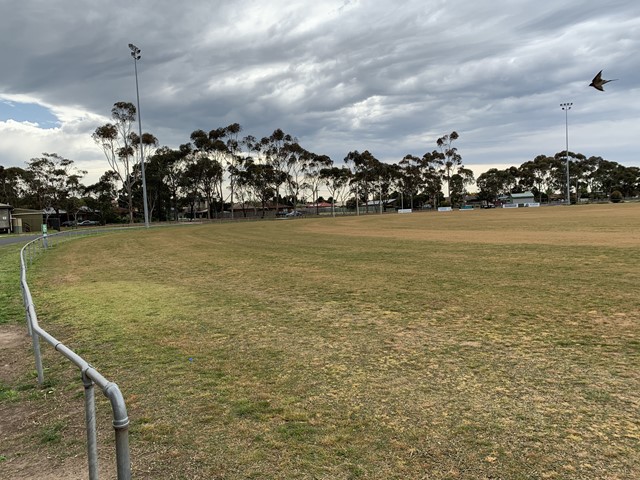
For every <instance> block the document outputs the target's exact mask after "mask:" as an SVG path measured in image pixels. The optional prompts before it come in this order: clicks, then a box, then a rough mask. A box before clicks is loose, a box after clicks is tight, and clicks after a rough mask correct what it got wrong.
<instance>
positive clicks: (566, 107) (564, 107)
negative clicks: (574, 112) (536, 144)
mask: <svg viewBox="0 0 640 480" xmlns="http://www.w3.org/2000/svg"><path fill="white" fill-rule="evenodd" d="M572 105H573V103H561V104H560V108H562V110H564V131H565V141H566V150H565V152H564V153H565V155H566V160H567V205H571V189H570V186H571V184H570V183H569V110H571V106H572Z"/></svg>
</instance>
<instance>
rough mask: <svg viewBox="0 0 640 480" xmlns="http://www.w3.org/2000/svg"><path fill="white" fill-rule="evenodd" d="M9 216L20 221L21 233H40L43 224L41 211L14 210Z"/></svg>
mask: <svg viewBox="0 0 640 480" xmlns="http://www.w3.org/2000/svg"><path fill="white" fill-rule="evenodd" d="M11 216H12V217H13V218H19V219H21V220H22V231H23V232H25V233H28V232H40V231H41V230H42V224H43V223H44V215H43V214H42V210H31V209H29V208H14V209H13V213H12V214H11Z"/></svg>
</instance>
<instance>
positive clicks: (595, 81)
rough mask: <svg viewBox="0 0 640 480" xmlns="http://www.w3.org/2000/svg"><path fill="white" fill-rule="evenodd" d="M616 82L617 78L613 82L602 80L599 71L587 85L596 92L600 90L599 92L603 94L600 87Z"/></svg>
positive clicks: (602, 89)
mask: <svg viewBox="0 0 640 480" xmlns="http://www.w3.org/2000/svg"><path fill="white" fill-rule="evenodd" d="M616 80H618V79H617V78H614V79H613V80H604V79H603V78H602V70H600V71H599V72H598V74H597V75H596V76H595V77H593V80H591V83H590V84H589V86H590V87H593V88H596V89H598V90H600V91H601V92H604V88H602V86H603V85H604V84H605V83H609V82H615V81H616Z"/></svg>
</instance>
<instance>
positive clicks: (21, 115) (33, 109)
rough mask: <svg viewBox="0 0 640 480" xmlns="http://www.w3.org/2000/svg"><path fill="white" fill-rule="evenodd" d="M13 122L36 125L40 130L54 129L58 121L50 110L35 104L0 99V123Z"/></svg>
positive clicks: (57, 125) (58, 123) (58, 124)
mask: <svg viewBox="0 0 640 480" xmlns="http://www.w3.org/2000/svg"><path fill="white" fill-rule="evenodd" d="M7 120H14V121H16V122H21V123H22V122H29V123H34V124H37V125H38V127H40V128H56V127H59V126H60V120H59V119H58V117H56V116H55V115H54V114H53V113H52V112H51V110H49V109H48V108H47V107H43V106H42V105H39V104H37V103H21V102H13V101H9V100H2V99H0V121H1V122H6V121H7Z"/></svg>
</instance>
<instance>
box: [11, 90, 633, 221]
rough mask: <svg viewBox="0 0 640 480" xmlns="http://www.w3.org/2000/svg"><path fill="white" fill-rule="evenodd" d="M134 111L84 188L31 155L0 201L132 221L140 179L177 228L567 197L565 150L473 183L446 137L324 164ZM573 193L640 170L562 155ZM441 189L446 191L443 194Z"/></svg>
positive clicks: (608, 185) (287, 144) (120, 106)
mask: <svg viewBox="0 0 640 480" xmlns="http://www.w3.org/2000/svg"><path fill="white" fill-rule="evenodd" d="M135 119H136V108H135V106H134V105H133V104H131V103H127V102H117V103H115V104H114V105H113V108H112V109H111V121H110V122H109V123H107V124H105V125H102V126H100V127H98V128H96V130H95V131H94V132H93V134H92V138H93V140H94V142H95V143H96V145H97V146H99V147H100V148H101V149H102V151H103V152H104V155H105V158H106V160H107V163H108V165H109V169H108V170H107V171H106V172H105V173H104V174H103V175H102V176H101V177H100V179H99V181H98V182H97V183H95V184H92V185H83V184H82V183H81V179H82V178H83V176H84V175H85V174H86V172H84V171H81V170H79V169H77V168H76V167H75V166H74V162H73V161H72V160H69V159H66V158H64V157H62V156H60V155H58V154H56V153H44V154H43V156H42V157H39V158H32V159H31V160H30V161H29V162H27V168H25V169H22V168H19V167H8V168H4V167H2V166H0V202H2V203H8V204H10V205H12V206H14V207H26V208H36V209H44V210H47V211H51V212H56V213H57V214H59V212H60V211H61V210H65V211H66V212H68V214H71V215H74V214H77V213H78V212H79V211H80V210H81V209H83V208H85V209H89V210H91V211H93V212H95V213H96V215H99V217H100V219H101V220H102V221H103V223H111V222H117V221H129V222H133V221H134V220H135V218H136V215H139V212H140V211H142V202H143V200H142V199H143V195H142V171H141V165H140V155H141V154H142V157H143V158H144V165H145V169H144V170H145V180H146V181H145V183H146V187H147V202H148V205H147V207H148V211H149V216H150V218H151V219H153V220H160V221H166V220H176V219H177V218H178V216H179V214H180V213H181V212H185V211H186V213H187V215H188V216H190V217H194V216H195V215H196V212H197V210H203V208H204V210H206V211H205V212H204V215H205V216H206V217H207V218H216V217H220V216H222V215H224V214H225V212H229V213H227V215H230V216H233V215H243V216H246V215H247V211H248V210H250V209H251V210H253V209H257V208H259V209H260V210H261V211H262V215H263V216H264V214H265V212H266V211H267V210H269V209H274V208H275V209H276V210H278V209H279V208H281V207H291V208H296V206H297V205H299V204H301V203H307V202H309V201H311V202H318V201H322V200H325V199H323V198H322V197H321V196H320V195H319V192H320V190H321V189H322V190H323V191H326V192H328V194H329V198H328V199H326V200H327V201H329V202H331V204H332V205H336V204H341V205H346V206H347V207H349V208H356V209H358V211H359V210H360V209H361V208H363V207H364V208H369V205H371V204H372V203H377V205H380V206H382V205H383V204H384V202H385V201H386V200H389V199H397V200H399V202H398V203H401V204H403V205H406V206H407V207H408V208H420V207H423V206H425V205H429V206H432V207H437V206H441V205H461V204H463V203H464V201H465V195H466V194H467V188H468V187H469V186H470V185H472V184H473V183H474V182H475V183H476V185H477V187H478V197H479V199H481V200H484V201H486V202H494V201H496V200H497V199H498V198H499V197H500V196H501V195H508V194H509V193H518V192H522V191H525V190H531V191H533V192H534V194H535V195H536V196H537V197H538V198H539V200H540V201H541V202H543V201H550V200H551V199H552V198H553V197H554V195H562V192H563V191H566V171H565V165H566V163H565V159H566V156H567V153H566V152H559V153H557V154H555V155H554V156H553V157H549V156H545V155H539V156H537V157H535V158H534V159H533V160H531V161H528V162H525V163H523V164H522V165H521V166H520V167H510V168H508V169H504V170H499V169H495V168H493V169H490V170H488V171H487V172H485V173H483V174H481V175H480V176H479V177H478V179H477V180H476V179H474V175H473V172H472V171H471V170H470V169H468V168H466V167H465V166H464V165H463V163H462V156H461V155H460V153H459V152H458V149H457V148H456V147H455V146H454V143H455V141H456V140H457V139H458V138H459V135H458V133H457V132H455V131H454V132H451V133H450V134H448V135H443V136H442V137H440V138H439V139H437V141H436V144H435V147H436V148H435V149H433V150H432V151H429V152H426V153H424V154H423V155H422V156H416V155H412V154H408V155H405V156H404V157H403V158H402V159H401V160H399V161H398V162H397V163H391V164H390V163H385V162H382V161H380V160H378V159H377V158H376V157H375V156H374V155H373V154H372V153H371V152H369V151H368V150H365V151H363V152H359V151H357V150H354V151H351V152H349V153H348V154H347V155H346V156H345V157H344V159H343V161H342V164H341V165H336V164H335V163H334V161H333V160H332V159H331V158H330V157H328V156H327V155H323V154H318V153H314V152H311V151H310V150H308V149H305V148H303V147H302V146H301V145H300V143H299V141H298V139H297V138H296V137H294V136H292V135H290V134H287V133H285V132H283V131H282V130H281V129H276V130H274V132H273V133H272V134H271V135H269V136H265V137H262V138H260V139H258V138H256V137H254V136H252V135H246V136H241V132H242V127H241V125H239V124H238V123H233V124H230V125H228V126H226V127H220V128H215V129H213V130H208V131H207V130H195V131H193V132H192V133H191V135H190V139H189V140H190V141H189V142H187V143H184V144H182V145H180V146H179V147H178V148H169V147H166V146H165V147H160V146H159V142H158V139H157V138H156V137H155V136H154V135H152V134H150V133H144V134H142V138H140V137H139V136H138V135H137V134H136V133H135V131H134V128H133V126H134V122H135ZM568 156H569V171H570V177H569V180H570V186H571V190H572V196H573V197H574V198H575V200H578V199H580V198H582V197H585V196H588V197H591V198H597V197H606V196H608V195H610V194H611V193H612V192H614V191H619V192H621V193H622V194H623V195H624V196H634V195H637V193H638V190H640V169H638V167H625V166H622V165H620V164H618V163H616V162H612V161H608V160H604V159H602V158H600V157H589V158H586V157H585V156H584V155H582V154H579V153H573V152H568ZM445 192H446V194H445Z"/></svg>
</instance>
